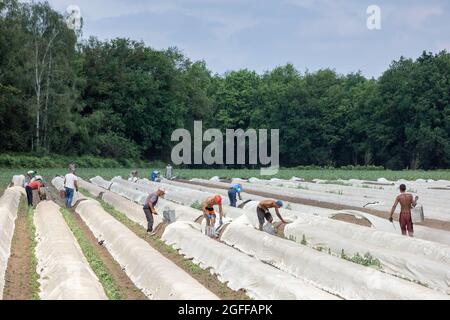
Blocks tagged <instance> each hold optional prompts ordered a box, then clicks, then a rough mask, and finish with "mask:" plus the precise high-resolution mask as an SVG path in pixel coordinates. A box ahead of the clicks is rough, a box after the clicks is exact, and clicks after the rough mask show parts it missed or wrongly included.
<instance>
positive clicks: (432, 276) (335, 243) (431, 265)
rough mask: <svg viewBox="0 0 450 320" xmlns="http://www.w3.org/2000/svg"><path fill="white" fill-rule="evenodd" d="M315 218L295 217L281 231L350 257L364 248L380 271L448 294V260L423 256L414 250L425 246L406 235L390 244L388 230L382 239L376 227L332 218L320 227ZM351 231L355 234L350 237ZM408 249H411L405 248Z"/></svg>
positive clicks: (449, 279) (296, 239)
mask: <svg viewBox="0 0 450 320" xmlns="http://www.w3.org/2000/svg"><path fill="white" fill-rule="evenodd" d="M317 220H324V218H318V217H307V218H306V217H299V218H298V219H297V220H295V221H294V222H293V223H290V224H288V225H286V227H285V229H284V235H285V236H286V237H287V238H289V239H293V240H295V241H297V242H299V243H301V241H302V240H303V238H305V239H306V241H307V244H308V246H312V247H321V248H323V249H324V250H325V252H326V250H328V249H330V250H331V252H333V253H334V254H335V255H339V254H341V251H342V250H344V252H345V254H346V255H347V256H350V257H351V256H353V255H355V254H357V253H358V254H360V255H361V256H363V255H364V254H366V253H367V252H368V253H370V254H371V255H372V256H373V257H374V258H377V259H378V260H379V261H380V262H381V265H382V269H383V271H385V272H387V273H390V274H393V275H397V276H400V277H406V278H408V279H409V280H414V281H418V282H420V283H422V284H426V285H428V286H429V287H431V288H435V289H439V290H441V291H443V292H446V293H448V294H450V287H449V285H450V264H448V263H445V261H443V260H445V259H442V261H439V262H438V261H436V260H434V259H427V258H426V257H425V256H424V255H423V254H420V252H418V254H415V253H416V252H415V251H414V250H422V252H425V253H427V252H426V250H427V247H429V246H420V245H417V246H415V247H413V248H411V247H408V244H409V243H408V241H402V240H409V239H404V237H402V236H397V238H398V239H396V240H398V243H396V245H394V246H391V243H392V242H393V241H395V240H393V239H390V238H392V237H390V236H391V234H388V237H387V239H386V237H385V235H386V233H382V232H380V231H374V232H362V231H363V230H355V232H354V231H353V230H352V231H350V230H347V228H346V227H347V225H348V224H347V223H345V222H342V223H341V222H340V221H336V222H337V223H336V224H335V225H334V226H333V228H331V226H330V225H326V226H325V227H324V228H322V227H321V226H322V225H323V224H322V223H321V222H322V221H317ZM360 229H361V228H360ZM339 230H340V232H339ZM369 230H370V229H369ZM366 231H367V230H366ZM370 231H372V230H370ZM355 234H357V235H358V236H353V237H352V235H355ZM392 236H393V235H392ZM393 237H395V236H393ZM402 244H403V245H404V247H403V248H402V247H401V245H402ZM414 244H416V243H414ZM405 248H406V250H405ZM408 249H410V250H411V249H414V250H413V251H412V252H408ZM447 251H448V250H447ZM449 252H450V251H449ZM447 253H448V252H447Z"/></svg>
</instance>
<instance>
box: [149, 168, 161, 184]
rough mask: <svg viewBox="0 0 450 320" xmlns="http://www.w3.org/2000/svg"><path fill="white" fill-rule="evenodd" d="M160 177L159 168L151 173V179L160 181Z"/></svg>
mask: <svg viewBox="0 0 450 320" xmlns="http://www.w3.org/2000/svg"><path fill="white" fill-rule="evenodd" d="M158 178H159V171H158V170H153V171H152V174H151V175H150V180H151V181H153V182H156V181H158Z"/></svg>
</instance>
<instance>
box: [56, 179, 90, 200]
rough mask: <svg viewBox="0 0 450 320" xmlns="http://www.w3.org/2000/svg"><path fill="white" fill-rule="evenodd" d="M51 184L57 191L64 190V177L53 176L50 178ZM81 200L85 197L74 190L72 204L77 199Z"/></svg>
mask: <svg viewBox="0 0 450 320" xmlns="http://www.w3.org/2000/svg"><path fill="white" fill-rule="evenodd" d="M52 184H53V186H54V187H55V188H56V190H58V191H64V190H65V188H64V178H62V177H59V176H58V177H54V178H53V179H52ZM81 200H86V197H85V196H84V195H83V194H82V193H80V192H76V191H74V194H73V198H72V206H74V205H75V204H76V203H77V202H78V201H81Z"/></svg>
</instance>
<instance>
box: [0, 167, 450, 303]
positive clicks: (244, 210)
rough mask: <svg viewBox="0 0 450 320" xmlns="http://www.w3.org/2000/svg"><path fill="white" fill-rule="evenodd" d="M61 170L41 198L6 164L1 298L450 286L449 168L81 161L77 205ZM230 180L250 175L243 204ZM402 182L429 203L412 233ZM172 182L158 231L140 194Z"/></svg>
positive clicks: (371, 293) (424, 295)
mask: <svg viewBox="0 0 450 320" xmlns="http://www.w3.org/2000/svg"><path fill="white" fill-rule="evenodd" d="M64 171H65V170H62V169H61V170H59V169H42V170H39V174H41V175H43V176H44V178H45V180H46V182H47V186H46V189H47V200H43V201H41V202H40V203H39V204H37V206H34V207H32V208H31V207H30V208H27V207H26V202H25V199H26V198H25V194H24V190H23V188H22V187H21V186H20V185H21V184H20V180H21V179H22V178H21V177H20V176H18V175H15V174H20V173H21V172H20V171H19V170H12V169H8V170H4V171H2V180H1V185H2V186H3V187H6V185H8V184H9V182H11V178H12V177H13V175H14V179H13V181H14V183H15V184H16V185H17V186H13V187H10V188H8V189H6V190H5V191H4V192H3V196H2V197H1V198H0V223H3V225H4V226H5V232H4V234H3V235H2V237H3V238H5V239H1V240H2V243H7V244H8V243H9V245H8V246H7V248H10V249H9V250H10V251H9V252H3V254H2V255H0V272H2V276H1V277H0V285H1V286H2V288H0V289H2V292H3V299H19V298H22V299H42V300H48V299H50V300H52V299H77V300H85V299H88V300H107V299H109V300H141V299H177V300H185V299H201V300H217V299H227V300H245V299H254V300H259V299H272V300H285V299H288V300H292V299H293V300H310V299H313V300H341V299H345V300H365V299H393V300H397V299H450V287H449V286H448V283H449V280H450V279H448V268H449V266H450V211H449V210H448V209H446V208H449V207H450V203H449V199H450V198H449V197H448V194H449V192H450V181H449V180H445V179H444V177H445V173H447V172H446V171H441V172H433V174H430V172H428V174H429V175H428V176H426V175H425V174H426V173H425V172H419V171H417V172H415V171H402V172H389V171H382V172H380V171H374V172H372V171H369V170H367V171H353V172H350V171H351V170H348V171H344V170H288V169H284V170H281V171H280V173H279V175H278V176H277V178H275V177H270V179H268V178H267V177H258V175H257V174H255V173H257V172H259V171H256V170H255V171H253V170H236V171H233V170H223V171H222V170H175V175H177V176H178V178H177V179H171V180H167V179H164V178H163V179H162V180H161V181H160V182H152V181H150V180H148V179H147V178H144V177H143V178H141V179H139V180H137V181H136V182H130V181H128V180H127V177H128V174H129V171H130V169H94V168H92V169H79V176H80V180H79V183H80V192H78V193H76V194H75V197H74V199H73V203H72V204H73V208H70V209H66V208H64V206H65V205H64V199H61V197H60V192H61V191H62V190H64V182H63V178H62V177H61V176H60V175H61V174H64ZM139 171H140V172H149V171H150V169H140V170H139ZM352 173H353V174H354V175H353V176H352V175H351V174H352ZM380 173H381V174H380ZM443 174H444V176H443ZM121 176H122V177H121ZM218 176H219V177H222V178H226V179H220V178H217V177H218ZM380 176H381V177H383V179H380V178H379V177H380ZM213 177H214V178H213ZM283 177H285V178H284V179H283ZM295 177H297V178H295ZM300 177H301V178H302V179H300ZM346 177H351V178H352V179H345V178H346ZM430 177H433V180H425V179H423V180H420V179H422V178H428V179H430ZM211 178H212V179H211ZM232 178H234V180H232ZM263 178H265V179H263ZM389 178H390V179H393V178H397V179H398V180H400V181H398V180H389ZM415 178H416V179H415ZM314 179H319V180H314ZM406 179H409V180H406ZM313 180H314V181H313ZM230 182H231V183H239V184H241V187H242V194H241V195H242V201H239V202H238V207H231V206H230V203H229V199H228V196H227V192H228V188H229V186H230ZM400 182H406V183H407V185H408V188H409V189H408V190H409V191H408V192H411V193H413V194H418V195H419V196H420V199H421V206H423V207H424V208H425V214H426V215H425V219H422V220H421V221H417V223H415V224H414V228H415V229H414V232H415V233H414V236H415V239H412V238H409V237H406V236H402V235H401V234H400V225H399V223H398V214H397V213H396V215H395V216H394V218H395V221H394V222H393V223H390V222H389V221H388V220H387V214H388V211H389V209H390V206H391V205H392V202H393V199H394V198H395V195H396V194H397V192H398V191H397V188H398V185H399V183H400ZM162 187H163V188H164V189H165V190H166V192H167V194H166V195H165V196H164V198H160V199H159V201H158V204H157V206H156V210H157V212H158V213H159V214H158V215H154V218H153V231H154V232H153V233H149V232H146V229H147V227H148V226H147V224H148V221H147V220H146V216H145V214H144V212H143V210H142V206H143V205H144V203H145V200H146V198H147V196H148V194H149V193H151V192H154V191H156V190H158V189H159V188H162ZM211 195H220V196H221V197H222V199H223V206H224V218H223V224H219V219H217V220H218V221H216V225H215V226H214V227H213V229H211V228H210V227H207V225H206V220H205V219H204V218H203V213H202V211H201V205H200V204H201V203H202V201H203V200H204V199H205V198H207V197H209V196H211ZM265 198H272V199H279V200H282V201H283V202H284V205H283V206H282V207H281V208H280V209H279V210H280V214H281V215H282V217H284V219H285V221H286V222H287V224H284V223H282V221H281V220H280V219H279V218H278V217H277V216H276V215H274V214H273V219H274V220H273V223H269V222H265V223H264V225H263V229H262V231H260V230H258V224H259V222H258V218H257V214H256V207H257V205H258V202H259V201H261V200H263V199H265ZM422 199H423V200H422ZM368 204H369V205H368ZM5 213H8V214H7V215H5ZM414 217H415V216H414ZM2 219H3V220H2ZM5 219H9V222H8V223H6V222H5V221H6V220H5ZM415 222H416V221H415ZM56 243H58V245H56ZM131 248H133V249H131ZM19 252H22V253H23V252H25V254H21V255H20V256H23V258H21V259H17V258H16V257H18V256H19V254H18V253H19ZM50 256H51V257H54V258H53V259H50V260H49V259H48V257H50ZM8 257H11V258H8ZM63 257H64V258H63ZM123 266H126V267H123ZM249 266H251V268H249ZM68 270H77V272H76V273H73V272H68ZM2 279H3V280H2ZM375 279H376V281H375ZM16 283H18V284H17V285H15V284H16Z"/></svg>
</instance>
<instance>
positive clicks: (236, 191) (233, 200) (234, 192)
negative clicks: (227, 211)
mask: <svg viewBox="0 0 450 320" xmlns="http://www.w3.org/2000/svg"><path fill="white" fill-rule="evenodd" d="M241 190H242V186H241V185H240V184H233V185H231V187H230V189H228V199H229V200H230V206H232V207H235V208H236V204H237V197H236V196H238V197H239V200H242V198H241Z"/></svg>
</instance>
